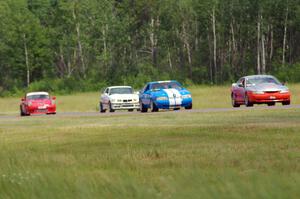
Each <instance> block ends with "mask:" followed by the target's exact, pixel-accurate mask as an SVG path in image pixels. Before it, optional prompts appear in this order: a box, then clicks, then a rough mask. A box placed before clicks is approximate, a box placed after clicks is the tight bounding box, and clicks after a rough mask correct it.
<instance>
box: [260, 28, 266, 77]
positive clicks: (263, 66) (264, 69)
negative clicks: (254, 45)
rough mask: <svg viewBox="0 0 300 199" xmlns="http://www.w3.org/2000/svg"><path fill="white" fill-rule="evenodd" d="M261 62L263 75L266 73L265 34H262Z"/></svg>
mask: <svg viewBox="0 0 300 199" xmlns="http://www.w3.org/2000/svg"><path fill="white" fill-rule="evenodd" d="M261 51H262V52H261V60H262V68H261V73H262V74H265V73H266V53H265V34H264V33H262V35H261Z"/></svg>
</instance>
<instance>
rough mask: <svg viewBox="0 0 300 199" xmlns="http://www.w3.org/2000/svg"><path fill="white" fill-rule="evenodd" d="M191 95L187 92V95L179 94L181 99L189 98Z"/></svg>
mask: <svg viewBox="0 0 300 199" xmlns="http://www.w3.org/2000/svg"><path fill="white" fill-rule="evenodd" d="M191 97H192V95H190V94H187V95H181V98H182V99H187V98H191Z"/></svg>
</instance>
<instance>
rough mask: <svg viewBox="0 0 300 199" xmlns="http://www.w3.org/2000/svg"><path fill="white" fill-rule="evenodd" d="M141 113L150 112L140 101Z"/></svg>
mask: <svg viewBox="0 0 300 199" xmlns="http://www.w3.org/2000/svg"><path fill="white" fill-rule="evenodd" d="M140 111H141V112H142V113H146V112H148V108H146V107H145V105H144V104H143V103H142V102H141V101H140Z"/></svg>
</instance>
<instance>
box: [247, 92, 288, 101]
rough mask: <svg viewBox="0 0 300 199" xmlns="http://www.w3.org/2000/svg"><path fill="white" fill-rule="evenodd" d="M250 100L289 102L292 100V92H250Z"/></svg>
mask: <svg viewBox="0 0 300 199" xmlns="http://www.w3.org/2000/svg"><path fill="white" fill-rule="evenodd" d="M248 97H249V101H250V102H252V103H268V102H287V101H290V100H291V94H290V93H289V92H288V93H279V92H277V93H264V94H254V93H252V92H251V93H248Z"/></svg>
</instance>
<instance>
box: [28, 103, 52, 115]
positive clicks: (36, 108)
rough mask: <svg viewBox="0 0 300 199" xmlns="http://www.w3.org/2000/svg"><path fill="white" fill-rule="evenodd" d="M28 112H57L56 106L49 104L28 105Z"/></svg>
mask: <svg viewBox="0 0 300 199" xmlns="http://www.w3.org/2000/svg"><path fill="white" fill-rule="evenodd" d="M26 110H27V114H30V115H32V114H55V113H56V106H55V105H52V106H48V107H45V108H39V107H37V106H28V107H27V108H26Z"/></svg>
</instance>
